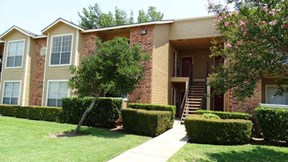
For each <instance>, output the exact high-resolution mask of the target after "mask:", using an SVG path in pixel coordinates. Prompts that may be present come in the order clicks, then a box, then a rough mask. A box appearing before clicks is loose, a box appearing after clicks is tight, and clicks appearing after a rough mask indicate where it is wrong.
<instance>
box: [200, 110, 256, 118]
mask: <svg viewBox="0 0 288 162" xmlns="http://www.w3.org/2000/svg"><path fill="white" fill-rule="evenodd" d="M196 113H197V114H207V113H209V114H215V115H218V116H219V117H220V118H221V119H244V120H251V119H252V115H250V114H247V113H241V112H223V111H212V110H197V111H196Z"/></svg>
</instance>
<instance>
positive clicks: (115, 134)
mask: <svg viewBox="0 0 288 162" xmlns="http://www.w3.org/2000/svg"><path fill="white" fill-rule="evenodd" d="M73 132H74V129H71V130H68V131H64V132H58V133H55V134H50V135H49V138H62V137H69V138H70V137H79V136H95V137H101V138H121V137H124V136H126V134H125V133H123V131H122V130H109V129H105V128H93V127H84V128H83V127H82V128H81V130H80V133H79V134H74V133H73Z"/></svg>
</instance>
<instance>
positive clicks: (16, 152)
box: [0, 116, 150, 162]
mask: <svg viewBox="0 0 288 162" xmlns="http://www.w3.org/2000/svg"><path fill="white" fill-rule="evenodd" d="M74 128H75V125H69V124H59V123H53V122H44V121H33V120H26V119H17V118H11V117H3V116H0V161H1V162H5V161H13V162H14V161H21V162H24V161H37V162H38V161H53V162H54V161H61V162H63V161H69V162H70V161H94V162H95V161H97V162H98V161H107V160H109V159H111V158H113V157H115V156H117V155H119V154H121V153H123V152H124V151H126V150H128V149H130V148H132V147H135V146H137V145H139V144H141V143H143V142H145V141H147V140H148V139H150V138H149V137H144V136H136V135H129V134H123V133H119V132H112V131H109V130H106V129H100V128H97V129H96V128H95V129H94V128H88V127H83V129H82V132H85V135H83V136H77V137H62V138H54V139H53V138H49V137H48V135H49V134H54V133H57V132H63V131H70V130H72V129H74Z"/></svg>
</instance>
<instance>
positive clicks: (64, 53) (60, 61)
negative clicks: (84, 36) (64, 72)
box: [50, 35, 72, 65]
mask: <svg viewBox="0 0 288 162" xmlns="http://www.w3.org/2000/svg"><path fill="white" fill-rule="evenodd" d="M71 47H72V35H62V36H53V37H52V52H51V60H50V65H68V64H70V57H71Z"/></svg>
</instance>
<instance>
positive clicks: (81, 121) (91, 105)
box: [73, 97, 97, 134]
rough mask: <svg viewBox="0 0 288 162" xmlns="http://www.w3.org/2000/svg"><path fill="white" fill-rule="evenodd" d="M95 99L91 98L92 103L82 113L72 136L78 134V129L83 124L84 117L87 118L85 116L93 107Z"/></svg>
mask: <svg viewBox="0 0 288 162" xmlns="http://www.w3.org/2000/svg"><path fill="white" fill-rule="evenodd" d="M96 100H97V97H95V98H93V101H92V103H91V104H90V106H89V107H88V108H87V109H86V110H85V112H84V113H83V115H82V117H81V119H80V121H79V123H78V125H77V127H76V129H75V131H74V132H73V134H78V133H79V132H80V128H81V126H82V124H83V121H84V119H85V117H86V116H87V114H88V113H89V112H90V111H91V110H92V108H93V107H94V105H95V103H96Z"/></svg>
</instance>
